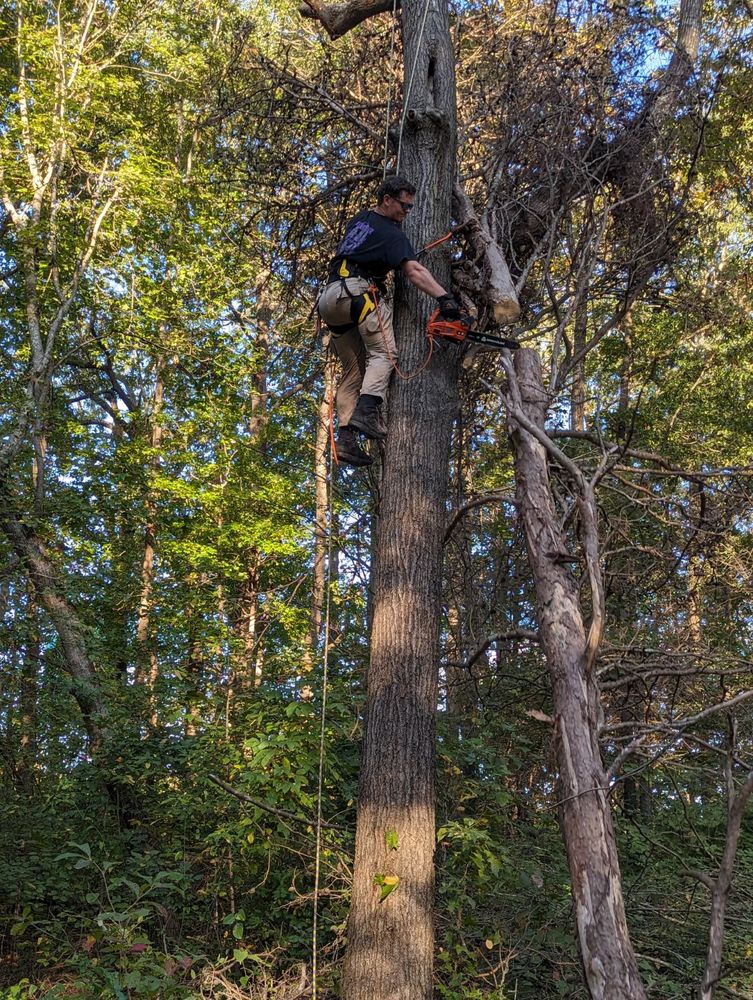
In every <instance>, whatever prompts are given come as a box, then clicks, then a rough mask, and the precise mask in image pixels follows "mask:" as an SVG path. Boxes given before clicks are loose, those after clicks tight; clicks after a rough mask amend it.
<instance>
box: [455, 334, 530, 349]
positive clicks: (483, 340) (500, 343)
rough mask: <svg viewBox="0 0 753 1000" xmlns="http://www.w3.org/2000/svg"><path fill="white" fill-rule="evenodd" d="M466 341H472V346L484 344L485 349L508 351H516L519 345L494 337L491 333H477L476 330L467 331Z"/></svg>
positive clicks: (512, 341)
mask: <svg viewBox="0 0 753 1000" xmlns="http://www.w3.org/2000/svg"><path fill="white" fill-rule="evenodd" d="M466 340H472V341H473V342H474V344H484V345H485V346H486V347H498V348H503V347H504V348H506V349H507V350H508V351H517V349H518V348H519V347H520V344H519V343H518V342H517V340H509V339H508V338H507V337H495V336H494V334H491V333H479V332H478V331H476V330H469V331H468V333H467V334H466Z"/></svg>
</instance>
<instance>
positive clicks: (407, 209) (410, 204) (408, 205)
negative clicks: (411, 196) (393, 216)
mask: <svg viewBox="0 0 753 1000" xmlns="http://www.w3.org/2000/svg"><path fill="white" fill-rule="evenodd" d="M392 200H393V201H396V202H397V203H398V205H399V206H400V207H401V208H402V210H403V211H404V212H410V210H411V209H412V208H413V202H410V201H401V200H400V199H399V198H393V199H392Z"/></svg>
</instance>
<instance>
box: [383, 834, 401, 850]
mask: <svg viewBox="0 0 753 1000" xmlns="http://www.w3.org/2000/svg"><path fill="white" fill-rule="evenodd" d="M384 840H385V843H386V844H387V850H388V851H396V850H397V849H398V848H399V846H400V841H399V838H398V835H397V830H388V831H387V833H386V834H385V837H384Z"/></svg>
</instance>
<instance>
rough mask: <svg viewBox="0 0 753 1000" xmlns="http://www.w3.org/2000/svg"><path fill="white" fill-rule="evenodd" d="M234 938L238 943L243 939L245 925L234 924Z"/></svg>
mask: <svg viewBox="0 0 753 1000" xmlns="http://www.w3.org/2000/svg"><path fill="white" fill-rule="evenodd" d="M233 937H234V938H235V940H236V941H240V939H241V938H242V937H243V924H233Z"/></svg>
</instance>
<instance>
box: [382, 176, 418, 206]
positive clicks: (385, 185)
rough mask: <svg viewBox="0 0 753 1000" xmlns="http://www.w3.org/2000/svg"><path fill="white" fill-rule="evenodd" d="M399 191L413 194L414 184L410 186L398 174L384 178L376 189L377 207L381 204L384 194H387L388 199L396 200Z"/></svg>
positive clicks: (404, 178)
mask: <svg viewBox="0 0 753 1000" xmlns="http://www.w3.org/2000/svg"><path fill="white" fill-rule="evenodd" d="M401 191H405V192H407V193H408V194H415V193H416V187H415V185H414V184H411V182H410V181H409V180H408V179H407V177H401V176H400V174H393V175H392V177H385V178H384V180H383V181H382V183H381V184H380V185H379V187H378V188H377V195H376V196H377V205H381V204H382V202H383V201H384V196H385V195H386V194H388V195H389V196H390V198H397V197H398V196H399V194H400V192H401Z"/></svg>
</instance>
